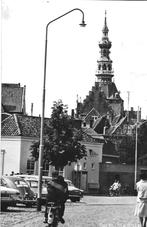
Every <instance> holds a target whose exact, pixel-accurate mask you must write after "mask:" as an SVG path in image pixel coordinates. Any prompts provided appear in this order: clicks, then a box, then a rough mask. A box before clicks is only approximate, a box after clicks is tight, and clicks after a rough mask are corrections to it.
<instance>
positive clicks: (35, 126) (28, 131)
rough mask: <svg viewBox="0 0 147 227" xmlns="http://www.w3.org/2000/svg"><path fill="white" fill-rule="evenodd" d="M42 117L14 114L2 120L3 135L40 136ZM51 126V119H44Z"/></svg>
mask: <svg viewBox="0 0 147 227" xmlns="http://www.w3.org/2000/svg"><path fill="white" fill-rule="evenodd" d="M40 122H41V118H40V117H34V116H26V115H18V114H12V115H10V116H9V117H7V118H5V119H4V120H3V121H2V136H25V137H38V138H39V136H40ZM44 124H45V125H48V126H49V119H48V118H45V119H44Z"/></svg>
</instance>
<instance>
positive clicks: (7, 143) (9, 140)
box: [1, 136, 21, 174]
mask: <svg viewBox="0 0 147 227" xmlns="http://www.w3.org/2000/svg"><path fill="white" fill-rule="evenodd" d="M1 149H4V150H5V151H6V152H5V159H4V174H10V173H11V172H12V171H14V172H15V173H19V170H20V149H21V138H20V137H18V136H8V137H2V138H1Z"/></svg>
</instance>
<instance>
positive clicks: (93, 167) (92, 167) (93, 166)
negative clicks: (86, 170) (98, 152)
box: [91, 162, 95, 170]
mask: <svg viewBox="0 0 147 227" xmlns="http://www.w3.org/2000/svg"><path fill="white" fill-rule="evenodd" d="M91 169H92V170H93V169H95V163H94V162H92V163H91Z"/></svg>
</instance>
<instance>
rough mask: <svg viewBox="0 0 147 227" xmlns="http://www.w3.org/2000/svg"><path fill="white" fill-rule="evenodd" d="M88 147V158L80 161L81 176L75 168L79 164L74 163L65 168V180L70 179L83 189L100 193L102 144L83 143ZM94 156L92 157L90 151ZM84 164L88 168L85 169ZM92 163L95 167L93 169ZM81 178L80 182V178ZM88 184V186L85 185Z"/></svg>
mask: <svg viewBox="0 0 147 227" xmlns="http://www.w3.org/2000/svg"><path fill="white" fill-rule="evenodd" d="M82 144H84V145H85V146H86V150H87V157H86V159H85V158H82V159H81V160H79V162H78V163H79V166H80V167H79V175H80V176H79V175H78V173H77V169H76V168H75V166H76V165H77V163H72V164H71V165H70V166H66V167H65V178H67V179H70V180H72V181H73V183H74V184H75V185H76V186H77V187H78V186H79V185H80V186H81V187H82V189H84V190H86V191H88V192H90V191H98V188H99V163H101V162H102V147H103V144H102V143H95V142H93V143H88V142H84V143H82ZM89 150H92V152H93V153H92V154H91V155H90V151H89ZM84 163H86V166H85V168H84ZM92 163H94V167H93V168H92ZM79 177H80V182H78V181H79V179H78V178H79ZM84 184H86V185H84Z"/></svg>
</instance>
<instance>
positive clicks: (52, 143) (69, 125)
mask: <svg viewBox="0 0 147 227" xmlns="http://www.w3.org/2000/svg"><path fill="white" fill-rule="evenodd" d="M67 110H68V107H67V106H66V105H64V104H63V103H62V101H61V100H58V102H54V104H53V107H52V114H51V119H50V124H49V126H47V125H45V127H44V134H45V135H44V152H43V162H46V161H47V162H49V163H50V164H51V165H53V166H55V167H56V169H59V168H62V167H64V166H66V165H67V164H71V162H76V161H77V160H79V159H81V158H83V157H85V156H86V148H85V146H84V145H81V143H80V141H81V140H82V132H81V130H77V129H75V128H74V125H73V120H72V118H71V117H70V116H69V115H68V112H67ZM39 144H40V142H39V141H37V142H34V143H33V144H32V146H31V148H30V149H31V154H32V156H33V157H34V158H35V160H38V157H39Z"/></svg>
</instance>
